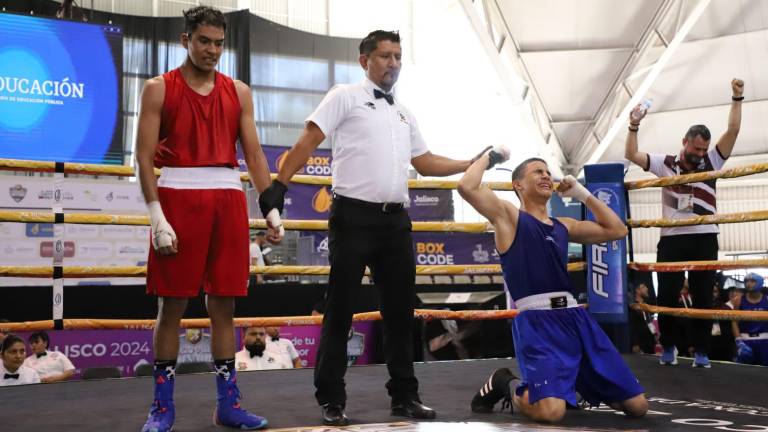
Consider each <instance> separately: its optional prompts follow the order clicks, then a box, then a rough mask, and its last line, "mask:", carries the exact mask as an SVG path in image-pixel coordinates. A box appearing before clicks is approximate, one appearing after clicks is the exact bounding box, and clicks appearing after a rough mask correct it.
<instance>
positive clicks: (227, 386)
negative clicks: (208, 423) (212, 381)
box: [213, 359, 267, 430]
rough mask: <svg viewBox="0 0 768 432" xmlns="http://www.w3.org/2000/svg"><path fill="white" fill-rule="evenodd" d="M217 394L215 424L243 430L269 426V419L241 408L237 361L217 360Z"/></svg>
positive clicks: (214, 414) (214, 413)
mask: <svg viewBox="0 0 768 432" xmlns="http://www.w3.org/2000/svg"><path fill="white" fill-rule="evenodd" d="M215 363H216V365H215V367H216V392H217V398H218V402H217V404H216V411H214V412H213V423H214V424H215V425H217V426H228V427H231V428H236V429H241V430H256V429H261V428H264V427H266V426H267V419H265V418H264V417H260V416H257V415H256V414H252V413H249V412H248V411H246V410H244V409H243V408H241V407H240V399H241V398H242V395H241V394H240V389H238V388H237V377H236V372H235V361H234V359H231V360H221V361H219V360H217V361H216V362H215Z"/></svg>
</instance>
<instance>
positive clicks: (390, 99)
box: [373, 89, 395, 105]
mask: <svg viewBox="0 0 768 432" xmlns="http://www.w3.org/2000/svg"><path fill="white" fill-rule="evenodd" d="M373 95H374V96H376V99H381V98H384V100H386V101H387V103H388V104H390V105H394V104H395V97H394V96H392V95H391V94H389V93H384V92H383V91H379V90H378V89H373Z"/></svg>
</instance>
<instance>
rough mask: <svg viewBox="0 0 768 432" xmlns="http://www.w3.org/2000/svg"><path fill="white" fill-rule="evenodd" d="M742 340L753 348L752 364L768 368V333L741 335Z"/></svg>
mask: <svg viewBox="0 0 768 432" xmlns="http://www.w3.org/2000/svg"><path fill="white" fill-rule="evenodd" d="M741 337H742V340H744V342H746V344H747V345H749V347H750V348H752V364H755V365H762V366H768V333H760V334H756V335H746V334H744V333H742V334H741Z"/></svg>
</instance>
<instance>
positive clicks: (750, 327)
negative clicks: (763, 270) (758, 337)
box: [739, 294, 768, 334]
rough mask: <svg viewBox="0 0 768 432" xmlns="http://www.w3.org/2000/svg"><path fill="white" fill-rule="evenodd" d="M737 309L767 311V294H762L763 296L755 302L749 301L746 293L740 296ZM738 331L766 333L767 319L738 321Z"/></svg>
mask: <svg viewBox="0 0 768 432" xmlns="http://www.w3.org/2000/svg"><path fill="white" fill-rule="evenodd" d="M739 310H746V311H768V296H767V295H765V294H763V298H762V299H760V301H759V302H757V303H750V301H749V300H747V295H746V294H744V297H742V298H741V303H740V304H739ZM739 331H740V332H742V333H746V334H751V333H768V321H739Z"/></svg>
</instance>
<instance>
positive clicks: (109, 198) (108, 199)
mask: <svg viewBox="0 0 768 432" xmlns="http://www.w3.org/2000/svg"><path fill="white" fill-rule="evenodd" d="M105 198H106V200H107V201H108V202H112V200H113V199H114V198H115V195H114V194H113V193H112V192H111V191H110V192H109V193H108V194H107V196H106V197H105Z"/></svg>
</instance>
